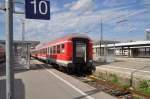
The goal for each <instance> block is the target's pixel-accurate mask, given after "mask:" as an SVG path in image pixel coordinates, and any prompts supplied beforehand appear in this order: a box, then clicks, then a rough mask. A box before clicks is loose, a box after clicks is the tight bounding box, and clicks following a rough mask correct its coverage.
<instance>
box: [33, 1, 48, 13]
mask: <svg viewBox="0 0 150 99" xmlns="http://www.w3.org/2000/svg"><path fill="white" fill-rule="evenodd" d="M31 4H33V5H34V14H37V10H38V11H39V12H40V14H43V15H44V14H47V11H48V5H47V3H46V1H40V2H39V3H38V4H37V2H36V0H33V1H31ZM37 6H38V9H37ZM42 7H43V8H42Z"/></svg>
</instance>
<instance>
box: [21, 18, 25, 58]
mask: <svg viewBox="0 0 150 99" xmlns="http://www.w3.org/2000/svg"><path fill="white" fill-rule="evenodd" d="M21 21H22V58H24V57H25V56H24V48H25V47H24V41H25V20H24V19H22V20H21Z"/></svg>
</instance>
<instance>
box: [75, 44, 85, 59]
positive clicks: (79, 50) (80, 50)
mask: <svg viewBox="0 0 150 99" xmlns="http://www.w3.org/2000/svg"><path fill="white" fill-rule="evenodd" d="M76 57H77V58H83V59H84V61H86V44H85V43H77V45H76Z"/></svg>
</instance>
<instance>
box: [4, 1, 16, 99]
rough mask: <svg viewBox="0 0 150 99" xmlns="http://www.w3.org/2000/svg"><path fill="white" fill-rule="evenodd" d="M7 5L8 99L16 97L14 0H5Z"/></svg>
mask: <svg viewBox="0 0 150 99" xmlns="http://www.w3.org/2000/svg"><path fill="white" fill-rule="evenodd" d="M5 7H6V20H5V21H6V23H5V24H6V25H5V32H6V99H14V71H13V66H12V64H13V60H12V59H13V0H5Z"/></svg>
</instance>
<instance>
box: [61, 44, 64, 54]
mask: <svg viewBox="0 0 150 99" xmlns="http://www.w3.org/2000/svg"><path fill="white" fill-rule="evenodd" d="M64 52H65V45H64V44H61V49H60V53H64Z"/></svg>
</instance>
